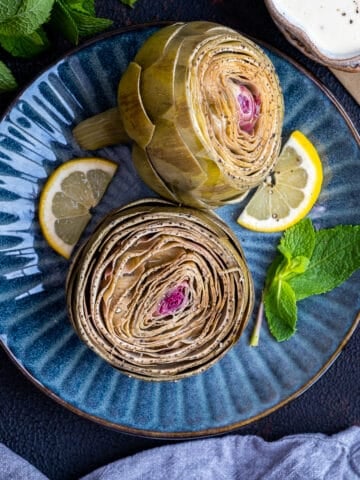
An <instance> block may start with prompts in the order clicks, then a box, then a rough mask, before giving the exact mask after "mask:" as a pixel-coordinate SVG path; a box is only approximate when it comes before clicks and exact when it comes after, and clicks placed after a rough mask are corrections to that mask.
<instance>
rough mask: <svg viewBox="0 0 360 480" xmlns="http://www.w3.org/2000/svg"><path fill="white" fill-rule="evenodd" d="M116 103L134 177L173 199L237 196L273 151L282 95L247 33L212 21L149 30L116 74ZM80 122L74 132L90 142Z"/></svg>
mask: <svg viewBox="0 0 360 480" xmlns="http://www.w3.org/2000/svg"><path fill="white" fill-rule="evenodd" d="M118 108H119V112H120V115H119V114H118V113H117V112H115V111H113V114H112V115H114V117H113V119H115V118H116V115H117V120H115V121H116V122H117V127H118V138H115V141H119V139H121V138H122V137H123V135H124V133H125V132H126V134H127V135H128V136H129V138H130V139H132V141H133V142H134V143H133V160H134V163H135V166H136V168H137V170H138V172H139V174H140V176H141V177H142V179H143V180H144V181H145V183H147V184H148V185H149V186H150V187H151V188H152V189H153V190H155V191H156V192H157V193H159V194H160V195H162V196H163V197H165V198H168V199H170V200H172V201H175V202H177V203H180V204H185V205H191V206H196V207H201V208H203V207H204V208H206V207H208V206H218V205H222V204H224V203H226V202H229V201H231V202H232V201H236V200H237V199H241V198H243V195H244V194H246V193H247V192H248V191H249V189H251V188H253V187H255V186H257V185H258V184H259V183H261V182H262V181H263V180H264V179H265V177H266V176H267V175H268V174H269V172H270V170H271V169H272V167H273V166H274V163H275V161H276V159H277V157H278V154H279V150H280V144H281V129H282V122H283V115H284V104H283V96H282V92H281V88H280V84H279V80H278V77H277V75H276V72H275V69H274V66H273V65H272V63H271V61H270V59H269V58H268V57H267V56H266V55H265V53H264V52H263V51H262V50H261V49H260V48H259V47H258V46H257V45H256V44H255V43H254V42H252V41H251V40H249V39H247V38H245V37H244V36H242V35H241V34H239V33H238V32H236V31H234V30H232V29H230V28H227V27H224V26H221V25H219V24H216V23H210V22H203V21H198V22H190V23H176V24H173V25H170V26H167V27H165V28H162V29H160V30H159V31H158V32H156V33H155V34H153V35H152V36H151V37H150V38H149V39H148V40H147V41H146V42H145V43H144V45H143V46H142V47H141V48H140V50H139V51H138V53H137V55H136V56H135V59H134V61H133V62H131V63H130V64H129V66H128V68H127V70H126V72H125V73H124V75H123V77H122V78H121V80H120V84H119V90H118ZM99 119H101V115H100V116H99ZM84 125H85V124H84ZM112 128H114V126H113V127H112ZM86 129H87V127H85V129H84V128H83V125H80V127H79V128H77V129H76V130H75V134H76V136H77V138H78V140H79V142H80V143H82V145H83V146H85V147H86V148H89V146H91V145H89V144H87V143H86V141H85V143H84V141H83V140H84V135H83V132H84V130H85V131H86ZM124 130H125V132H124ZM120 132H122V133H120ZM91 140H92V141H94V137H93V136H92V139H91ZM92 145H93V144H92Z"/></svg>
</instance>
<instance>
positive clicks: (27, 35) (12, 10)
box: [0, 0, 136, 92]
mask: <svg viewBox="0 0 360 480" xmlns="http://www.w3.org/2000/svg"><path fill="white" fill-rule="evenodd" d="M121 2H122V3H124V4H125V5H128V6H130V7H133V6H134V4H135V3H136V0H121ZM112 24H113V22H112V20H109V19H107V18H100V17H97V16H96V12H95V0H5V1H1V0H0V46H1V47H2V48H3V49H4V50H6V51H7V52H8V53H10V54H11V55H12V56H14V57H22V58H31V57H34V56H35V55H38V54H39V53H41V52H43V51H44V50H46V49H47V48H49V45H50V42H49V40H48V37H47V33H46V32H47V31H48V30H58V31H59V32H60V33H61V35H63V36H64V37H65V38H67V39H68V40H69V41H70V42H71V43H73V44H74V45H77V44H78V43H79V40H80V38H81V37H86V36H90V35H94V34H96V33H99V32H101V31H103V30H105V29H107V28H109V27H110V26H111V25H112ZM16 87H17V84H16V81H15V78H14V76H13V75H12V73H11V71H10V70H9V68H8V67H7V66H6V65H5V64H4V63H2V62H0V92H4V91H8V90H12V89H14V88H16Z"/></svg>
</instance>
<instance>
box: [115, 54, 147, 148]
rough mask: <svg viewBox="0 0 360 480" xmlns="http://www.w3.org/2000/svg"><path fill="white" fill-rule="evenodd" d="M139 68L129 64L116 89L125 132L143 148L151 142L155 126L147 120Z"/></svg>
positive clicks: (132, 63) (135, 64)
mask: <svg viewBox="0 0 360 480" xmlns="http://www.w3.org/2000/svg"><path fill="white" fill-rule="evenodd" d="M141 72H142V70H141V67H140V65H138V64H137V63H135V62H131V63H130V64H129V66H128V68H127V70H126V71H125V73H124V74H123V76H122V77H121V80H120V83H119V87H118V106H119V111H120V114H121V117H122V120H123V123H124V127H125V130H126V132H127V134H128V135H129V137H131V138H132V139H133V140H134V141H135V142H136V143H137V144H138V145H140V146H141V147H142V148H145V147H146V146H147V145H148V144H149V143H150V141H151V138H152V135H153V133H154V129H155V126H154V125H153V123H152V122H151V120H150V119H149V117H148V115H147V113H146V111H145V109H144V105H143V102H142V97H141V92H140V75H141Z"/></svg>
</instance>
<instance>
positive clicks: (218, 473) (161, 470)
mask: <svg viewBox="0 0 360 480" xmlns="http://www.w3.org/2000/svg"><path fill="white" fill-rule="evenodd" d="M10 479H11V480H22V479H27V480H28V479H29V480H44V479H46V477H45V476H44V475H43V474H42V473H40V472H39V471H38V470H36V469H35V468H34V467H32V466H31V465H29V464H28V463H27V462H26V461H25V460H23V459H21V458H20V457H19V456H18V455H16V454H14V453H13V452H12V451H10V450H9V449H7V448H6V447H5V446H1V445H0V480H10ZM119 479H126V480H145V479H146V480H183V479H184V480H235V479H245V480H263V479H266V480H283V479H284V480H285V479H286V480H356V479H360V427H351V428H349V429H347V430H344V431H343V432H340V433H337V434H335V435H331V436H327V435H323V434H299V435H291V436H288V437H284V438H282V439H281V440H277V441H274V442H266V441H264V440H263V439H261V438H259V437H256V436H251V435H247V436H241V435H228V436H225V437H215V438H207V439H204V440H191V441H186V442H183V443H177V444H173V445H166V446H162V447H158V448H154V449H151V450H146V451H144V452H141V453H138V454H136V455H133V456H131V457H128V458H124V459H121V460H118V461H115V462H113V463H110V464H109V465H106V466H104V467H101V468H99V469H97V470H95V471H94V472H92V473H90V474H88V475H86V476H85V477H82V479H81V480H119Z"/></svg>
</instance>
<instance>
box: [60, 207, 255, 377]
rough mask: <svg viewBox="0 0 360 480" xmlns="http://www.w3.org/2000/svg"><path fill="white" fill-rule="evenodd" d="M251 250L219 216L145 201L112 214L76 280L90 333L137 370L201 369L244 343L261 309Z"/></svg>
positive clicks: (77, 305)
mask: <svg viewBox="0 0 360 480" xmlns="http://www.w3.org/2000/svg"><path fill="white" fill-rule="evenodd" d="M253 299H254V292H253V282H252V278H251V275H250V272H249V270H248V267H247V264H246V261H245V258H244V255H243V252H242V249H241V246H240V244H239V242H238V240H237V239H236V237H235V236H234V234H233V233H232V232H231V230H230V229H229V228H228V227H227V226H226V225H225V224H224V223H223V222H222V221H221V220H220V219H219V218H218V217H217V216H215V215H214V214H211V213H208V212H205V211H200V210H197V209H191V208H186V207H183V208H181V207H177V206H175V205H173V204H171V203H170V202H167V201H165V200H154V199H145V200H143V201H138V202H135V203H132V204H129V205H127V206H125V207H122V208H119V209H117V210H115V211H113V212H112V213H110V214H109V215H108V216H107V217H106V218H105V219H104V220H103V221H102V222H101V224H100V225H99V226H98V228H97V229H96V231H95V232H94V233H93V234H92V236H91V237H90V238H89V240H88V241H87V242H86V243H85V244H84V246H83V247H82V248H81V250H79V252H78V253H77V255H76V257H75V258H74V260H73V263H72V265H71V267H70V270H69V274H68V279H67V303H68V310H69V314H70V319H71V322H72V324H73V326H74V328H75V330H76V331H77V333H78V335H79V336H80V338H81V339H82V340H83V341H84V342H85V343H86V344H87V345H88V346H89V347H90V348H91V349H92V350H94V351H95V352H96V353H97V354H99V355H100V356H101V357H102V358H104V359H105V360H106V361H107V362H109V363H110V364H111V365H113V366H114V367H116V368H118V369H120V370H121V371H122V372H124V373H126V374H127V375H130V376H134V377H137V378H140V379H144V380H158V381H160V380H177V379H180V378H183V377H188V376H190V375H193V374H196V373H199V372H202V371H204V370H205V369H207V368H208V367H210V366H211V365H212V364H213V363H214V362H216V361H217V360H218V359H220V358H221V357H222V356H223V355H224V354H225V352H226V351H228V350H229V348H230V347H231V346H232V345H234V343H235V342H236V341H237V340H238V339H239V337H240V335H241V333H242V332H243V330H244V328H245V326H246V324H247V321H248V319H249V316H250V314H251V311H252V308H253Z"/></svg>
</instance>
